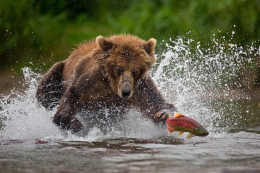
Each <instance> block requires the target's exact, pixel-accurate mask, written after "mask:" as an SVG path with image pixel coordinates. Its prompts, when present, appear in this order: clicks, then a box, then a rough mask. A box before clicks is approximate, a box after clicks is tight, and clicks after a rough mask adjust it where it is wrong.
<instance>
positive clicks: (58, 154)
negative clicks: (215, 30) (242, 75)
mask: <svg viewBox="0 0 260 173" xmlns="http://www.w3.org/2000/svg"><path fill="white" fill-rule="evenodd" d="M212 42H213V43H214V44H215V45H214V46H213V48H214V49H207V50H206V51H205V50H202V49H201V48H200V45H199V43H196V44H197V46H196V47H195V48H194V47H192V46H191V44H192V40H189V39H186V40H185V39H182V38H180V39H177V40H175V41H172V43H171V44H168V45H167V49H166V50H165V51H164V52H163V53H162V54H157V58H158V63H157V64H156V65H155V67H154V68H153V69H152V71H151V75H152V76H153V79H154V81H155V83H156V84H157V86H158V88H159V89H160V90H161V91H162V93H163V95H164V96H165V98H166V99H167V101H169V102H171V103H175V105H176V107H177V108H178V111H179V112H181V113H183V114H184V115H186V116H189V117H191V118H194V119H196V120H197V121H199V122H200V123H201V124H204V125H206V126H207V129H208V131H209V133H210V134H209V135H208V136H207V137H204V138H200V137H194V138H192V139H189V140H188V139H186V138H185V136H186V135H187V133H184V134H183V135H182V136H180V137H178V135H177V132H174V133H172V134H169V133H168V132H167V129H166V128H161V127H156V126H155V125H153V123H152V122H150V121H149V120H148V119H145V118H143V117H142V115H140V114H139V113H138V112H137V111H135V110H131V111H130V113H128V114H127V115H125V117H124V119H123V120H122V121H120V122H119V123H117V124H115V125H114V126H113V127H112V128H111V129H110V131H109V132H108V133H107V134H103V133H102V132H101V131H100V129H99V127H94V128H93V129H91V130H90V131H89V132H88V133H84V132H82V133H80V134H76V135H72V134H63V133H61V132H60V131H59V130H58V128H57V127H56V126H54V125H53V124H52V122H51V117H52V116H53V115H54V113H55V110H53V111H50V112H48V111H46V110H45V109H44V108H43V107H42V106H41V105H40V104H39V103H37V101H36V99H35V92H36V88H37V83H38V80H39V78H40V77H41V75H40V74H37V73H34V72H32V71H31V70H30V69H29V68H23V73H24V81H23V83H24V91H23V92H20V90H21V88H19V90H16V89H14V90H12V91H11V94H10V95H6V96H4V97H3V99H1V100H0V103H1V104H0V129H1V130H0V172H68V173H69V172H100V173H102V172H119V173H130V172H223V173H228V172H234V173H235V172H236V173H237V172H241V173H242V172H250V173H254V172H260V108H259V102H260V101H258V100H254V99H253V98H252V97H249V96H248V95H246V94H244V90H243V89H241V86H239V85H240V84H239V83H237V80H236V79H237V78H238V77H239V76H238V73H237V71H238V70H241V69H242V68H243V67H241V65H242V64H243V63H244V61H248V62H247V63H249V64H250V58H248V59H246V58H245V54H246V55H248V57H250V56H251V55H250V51H247V50H244V49H246V48H241V47H238V46H236V45H234V44H230V45H229V47H224V46H223V45H222V44H221V43H219V42H218V41H217V40H214V39H213V40H212ZM250 49H252V51H251V52H252V53H253V54H256V55H259V47H250ZM228 81H229V82H228ZM230 81H233V84H230ZM234 86H235V87H234ZM86 123H88V122H86Z"/></svg>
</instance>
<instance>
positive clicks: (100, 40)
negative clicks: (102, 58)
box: [96, 35, 113, 51]
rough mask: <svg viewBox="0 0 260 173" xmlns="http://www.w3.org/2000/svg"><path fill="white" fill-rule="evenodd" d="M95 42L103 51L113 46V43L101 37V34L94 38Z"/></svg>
mask: <svg viewBox="0 0 260 173" xmlns="http://www.w3.org/2000/svg"><path fill="white" fill-rule="evenodd" d="M96 42H97V44H98V45H99V47H100V48H101V49H102V50H104V51H109V50H110V49H112V47H113V43H112V42H110V41H107V39H106V38H104V37H102V36H101V35H100V36H98V37H97V38H96Z"/></svg>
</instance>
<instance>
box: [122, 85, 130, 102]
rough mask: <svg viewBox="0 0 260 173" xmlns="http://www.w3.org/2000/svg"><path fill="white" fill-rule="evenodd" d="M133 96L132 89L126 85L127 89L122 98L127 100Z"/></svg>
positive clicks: (123, 90)
mask: <svg viewBox="0 0 260 173" xmlns="http://www.w3.org/2000/svg"><path fill="white" fill-rule="evenodd" d="M130 95H131V88H130V86H129V85H127V84H126V85H125V87H124V88H123V89H122V97H123V98H124V99H127V98H128V97H129V96H130Z"/></svg>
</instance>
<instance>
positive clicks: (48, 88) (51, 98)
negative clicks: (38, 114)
mask: <svg viewBox="0 0 260 173" xmlns="http://www.w3.org/2000/svg"><path fill="white" fill-rule="evenodd" d="M64 65H65V63H64V62H58V63H56V64H55V65H53V67H52V68H51V69H50V70H49V71H48V72H47V73H46V74H45V75H44V76H43V78H42V79H41V81H40V83H39V85H38V88H37V92H36V98H37V100H38V101H39V102H40V103H41V104H42V105H43V106H44V107H45V108H46V109H52V108H54V107H55V106H57V105H58V103H59V101H60V99H61V98H62V95H63V86H62V73H63V69H64Z"/></svg>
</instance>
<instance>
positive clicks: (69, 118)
mask: <svg viewBox="0 0 260 173" xmlns="http://www.w3.org/2000/svg"><path fill="white" fill-rule="evenodd" d="M73 109H74V108H71V107H70V106H68V105H66V104H61V105H60V107H59V109H58V110H57V112H56V114H55V115H54V117H53V122H54V123H55V124H56V125H57V126H58V127H60V128H61V130H63V131H67V130H69V131H71V132H72V133H77V132H79V131H80V130H81V129H82V128H83V125H82V123H81V122H80V121H79V120H78V119H77V118H76V117H75V113H74V111H73Z"/></svg>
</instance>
